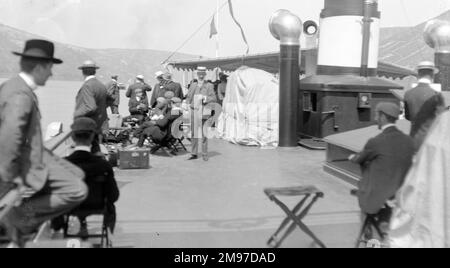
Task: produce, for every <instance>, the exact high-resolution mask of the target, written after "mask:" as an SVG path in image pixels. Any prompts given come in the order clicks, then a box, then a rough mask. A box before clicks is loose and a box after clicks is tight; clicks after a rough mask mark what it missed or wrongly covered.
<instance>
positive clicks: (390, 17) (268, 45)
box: [0, 0, 450, 56]
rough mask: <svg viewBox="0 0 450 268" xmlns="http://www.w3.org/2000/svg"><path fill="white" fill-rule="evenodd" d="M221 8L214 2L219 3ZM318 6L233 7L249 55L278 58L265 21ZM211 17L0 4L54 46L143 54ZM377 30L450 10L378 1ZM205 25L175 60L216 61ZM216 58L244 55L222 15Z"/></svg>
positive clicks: (175, 10) (27, 1) (11, 21)
mask: <svg viewBox="0 0 450 268" xmlns="http://www.w3.org/2000/svg"><path fill="white" fill-rule="evenodd" d="M224 2H226V1H225V0H220V3H224ZM323 2H324V1H323V0H233V3H234V9H235V15H236V17H237V19H238V20H239V21H240V23H241V24H242V26H243V27H244V29H245V31H246V34H247V37H248V40H249V43H250V49H251V51H250V52H251V53H263V52H268V51H275V50H277V47H278V43H277V42H276V41H275V40H274V39H273V37H272V36H271V35H270V33H269V31H268V26H267V24H268V20H269V18H270V16H271V14H272V13H273V12H274V11H276V10H278V9H281V8H283V9H289V10H291V11H292V12H294V13H296V14H297V15H299V16H300V18H301V19H302V20H303V21H306V20H310V19H313V20H318V18H319V13H320V10H321V9H322V8H323ZM215 9H216V0H0V23H3V24H7V25H9V26H12V27H16V28H19V29H23V30H26V31H28V32H31V33H35V34H39V35H42V36H45V37H47V38H50V39H52V40H55V41H60V42H64V43H68V44H73V45H78V46H82V47H90V48H148V49H157V50H169V51H174V50H175V49H177V48H178V47H179V46H180V45H181V44H182V43H183V42H184V41H185V40H186V39H187V38H188V37H189V36H190V35H191V34H193V33H194V32H195V31H196V30H197V29H198V27H199V26H200V25H202V24H203V23H205V22H206V21H208V18H210V17H211V16H212V15H213V13H214V12H215ZM380 9H381V11H382V25H383V26H384V27H387V26H411V25H417V24H419V23H422V22H424V21H426V20H428V19H430V18H433V17H435V16H437V15H439V14H441V13H443V12H445V11H446V10H448V9H450V0H380ZM209 25H210V23H209V21H208V23H207V24H206V26H205V27H203V28H202V30H201V31H200V32H199V33H198V34H197V35H196V36H195V37H194V38H193V39H192V40H191V41H190V42H189V43H188V44H187V45H186V46H184V47H183V48H182V49H181V52H184V53H190V54H197V55H205V56H214V55H215V41H214V40H210V39H209ZM219 31H220V33H221V34H220V40H221V42H220V44H221V45H220V54H221V56H232V55H239V54H242V53H244V51H245V46H244V44H243V43H242V41H241V40H242V39H241V37H240V32H239V29H238V28H237V27H236V25H235V24H234V23H233V22H232V19H231V17H230V15H229V11H228V8H227V7H226V8H223V9H222V10H221V12H220V29H219Z"/></svg>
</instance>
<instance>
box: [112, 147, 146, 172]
mask: <svg viewBox="0 0 450 268" xmlns="http://www.w3.org/2000/svg"><path fill="white" fill-rule="evenodd" d="M119 168H120V169H149V168H150V151H149V150H142V149H140V150H120V151H119Z"/></svg>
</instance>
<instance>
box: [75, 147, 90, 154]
mask: <svg viewBox="0 0 450 268" xmlns="http://www.w3.org/2000/svg"><path fill="white" fill-rule="evenodd" d="M74 151H75V152H77V151H81V152H88V153H90V152H91V147H90V146H75V149H74Z"/></svg>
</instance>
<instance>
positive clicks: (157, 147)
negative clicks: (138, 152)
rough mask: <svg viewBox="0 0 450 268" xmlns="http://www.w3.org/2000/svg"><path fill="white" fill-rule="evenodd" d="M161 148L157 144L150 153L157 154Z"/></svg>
mask: <svg viewBox="0 0 450 268" xmlns="http://www.w3.org/2000/svg"><path fill="white" fill-rule="evenodd" d="M159 149H161V146H158V145H156V146H155V147H153V148H152V149H151V150H150V154H155V153H156V152H157V151H158V150H159Z"/></svg>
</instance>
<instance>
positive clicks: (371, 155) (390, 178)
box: [349, 103, 414, 231]
mask: <svg viewBox="0 0 450 268" xmlns="http://www.w3.org/2000/svg"><path fill="white" fill-rule="evenodd" d="M400 114H401V112H400V108H399V107H398V106H397V105H396V104H393V103H380V104H379V105H378V106H377V108H376V115H375V121H376V122H377V123H378V127H379V129H380V130H382V131H383V132H382V133H381V134H380V135H378V136H376V137H375V138H373V139H371V140H369V142H368V143H367V144H366V146H365V147H364V150H363V151H362V152H361V153H359V154H357V155H351V156H350V157H349V160H350V161H352V162H354V163H357V164H359V165H361V169H362V172H363V176H362V180H361V181H360V183H359V190H358V192H357V195H358V198H359V205H360V207H361V211H362V213H363V214H364V215H376V216H377V217H378V218H379V220H380V221H384V222H386V223H388V221H389V218H390V215H389V214H390V213H391V208H390V207H389V206H387V203H388V202H389V201H390V200H392V199H393V198H394V197H395V195H396V193H397V191H398V190H399V189H400V187H401V186H402V184H403V182H404V179H405V177H406V174H407V172H408V171H409V169H410V167H411V164H412V159H413V156H414V144H413V141H412V139H411V138H410V137H409V136H408V135H406V134H404V133H402V132H401V131H400V130H398V129H397V127H396V126H395V122H396V121H397V120H398V118H399V116H400ZM384 225H386V224H384ZM381 227H382V226H381ZM386 227H387V225H386ZM382 229H384V228H382ZM382 231H386V230H382Z"/></svg>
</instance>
